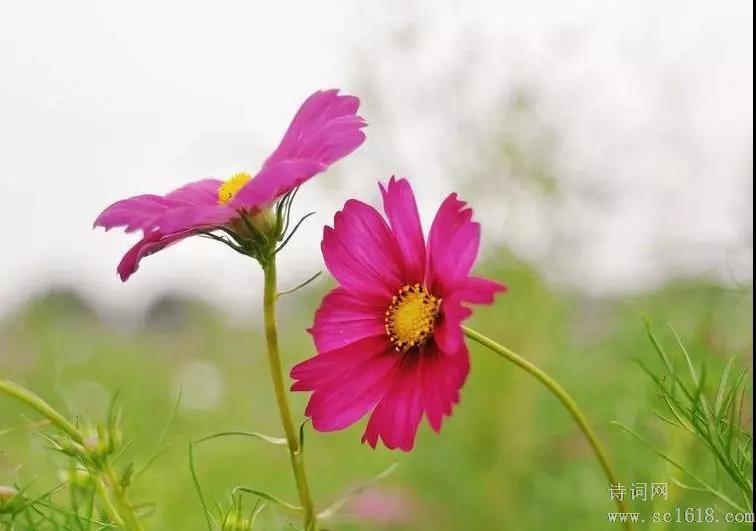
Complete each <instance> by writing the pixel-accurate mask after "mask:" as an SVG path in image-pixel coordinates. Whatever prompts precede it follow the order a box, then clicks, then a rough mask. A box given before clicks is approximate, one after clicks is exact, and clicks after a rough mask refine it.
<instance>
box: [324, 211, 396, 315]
mask: <svg viewBox="0 0 756 531" xmlns="http://www.w3.org/2000/svg"><path fill="white" fill-rule="evenodd" d="M321 249H322V251H323V258H324V259H325V263H326V266H327V267H328V270H329V271H330V272H331V274H332V275H333V276H334V277H336V279H337V280H338V281H339V282H340V283H341V285H342V286H344V288H346V289H347V290H348V291H354V292H355V293H362V294H363V295H364V296H368V297H371V298H373V299H376V298H377V299H378V300H383V301H385V302H386V303H388V302H390V300H391V297H392V296H393V295H394V294H395V293H396V291H397V290H398V289H399V288H401V287H402V285H403V284H404V282H403V279H402V276H401V273H400V270H399V266H398V261H399V260H400V258H401V254H400V252H399V248H398V246H397V244H396V240H395V239H394V235H393V234H392V233H391V231H390V229H389V228H388V226H387V225H386V222H385V221H384V220H383V218H382V217H381V215H380V214H378V212H377V211H376V210H375V209H374V208H373V207H371V206H368V205H366V204H364V203H361V202H359V201H355V200H350V201H347V203H346V205H344V209H343V210H342V211H340V212H337V213H336V216H335V218H334V228H330V227H326V228H325V229H324V231H323V242H322V244H321Z"/></svg>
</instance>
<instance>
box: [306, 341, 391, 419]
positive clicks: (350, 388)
mask: <svg viewBox="0 0 756 531" xmlns="http://www.w3.org/2000/svg"><path fill="white" fill-rule="evenodd" d="M399 361H400V360H399V358H398V356H396V353H395V352H393V351H391V350H390V349H387V350H384V351H383V352H382V353H380V354H379V355H375V356H372V357H370V358H368V359H366V360H364V361H363V363H361V364H360V365H359V366H353V367H352V370H349V371H347V372H344V373H342V374H341V376H340V377H339V379H338V380H337V381H333V382H331V383H330V384H328V385H326V386H323V387H319V388H318V389H316V390H315V392H314V393H313V394H312V396H311V397H310V400H309V402H308V403H307V409H306V410H305V414H306V415H307V416H309V417H311V418H312V425H313V427H314V428H315V429H316V430H318V431H333V430H340V429H344V428H346V427H347V426H350V425H352V424H354V423H355V422H357V421H358V420H359V419H360V418H361V417H363V416H364V415H365V414H366V413H368V412H369V411H370V410H371V409H373V408H374V407H375V405H376V404H377V403H378V401H379V400H380V399H381V398H382V397H383V396H384V395H385V394H386V391H387V390H388V389H389V387H390V386H391V384H392V381H393V375H394V372H395V367H396V366H397V364H398V363H399Z"/></svg>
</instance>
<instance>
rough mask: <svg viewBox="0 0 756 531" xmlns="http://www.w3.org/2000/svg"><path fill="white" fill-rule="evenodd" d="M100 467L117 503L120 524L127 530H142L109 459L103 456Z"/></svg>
mask: <svg viewBox="0 0 756 531" xmlns="http://www.w3.org/2000/svg"><path fill="white" fill-rule="evenodd" d="M101 469H102V473H103V476H104V477H105V478H106V479H107V482H108V483H109V484H110V490H111V492H112V493H113V496H114V498H115V500H116V503H117V504H118V512H119V514H120V515H121V519H122V520H123V524H122V525H123V527H124V529H128V530H129V531H142V524H140V523H139V519H138V518H137V516H136V514H134V508H133V506H132V505H131V501H130V500H129V496H128V494H127V493H126V489H125V488H123V486H122V485H121V482H120V481H118V475H117V474H116V472H115V470H114V469H113V466H112V465H111V464H110V460H109V459H107V458H105V461H104V462H103V463H102V466H101Z"/></svg>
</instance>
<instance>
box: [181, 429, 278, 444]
mask: <svg viewBox="0 0 756 531" xmlns="http://www.w3.org/2000/svg"><path fill="white" fill-rule="evenodd" d="M229 436H240V437H252V438H254V439H260V440H261V441H265V442H267V443H269V444H273V445H276V446H286V439H285V438H283V437H273V436H271V435H265V434H264V433H258V432H256V431H222V432H219V433H213V434H212V435H208V436H207V437H203V438H201V439H198V440H197V441H195V443H196V444H200V443H203V442H206V441H210V440H212V439H218V438H220V437H229Z"/></svg>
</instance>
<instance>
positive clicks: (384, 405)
mask: <svg viewBox="0 0 756 531" xmlns="http://www.w3.org/2000/svg"><path fill="white" fill-rule="evenodd" d="M419 376H420V371H419V370H418V361H417V357H412V356H406V355H405V356H402V364H401V366H400V367H398V368H397V369H396V370H395V372H394V375H393V381H392V384H391V388H390V389H389V390H388V392H387V393H386V395H385V396H384V397H383V398H382V399H381V401H380V402H379V403H378V405H377V406H376V407H375V409H374V410H373V413H372V414H371V415H370V420H368V424H367V427H366V428H365V433H364V434H363V436H362V441H363V442H367V443H368V444H369V445H370V446H372V447H373V448H375V447H376V445H377V444H378V440H379V439H380V440H382V441H383V444H385V445H386V448H389V449H392V450H393V449H395V448H399V449H401V450H404V451H409V450H412V447H413V446H414V445H415V435H416V434H417V427H418V425H419V424H420V419H421V418H422V416H423V391H422V386H421V385H420V378H419Z"/></svg>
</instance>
